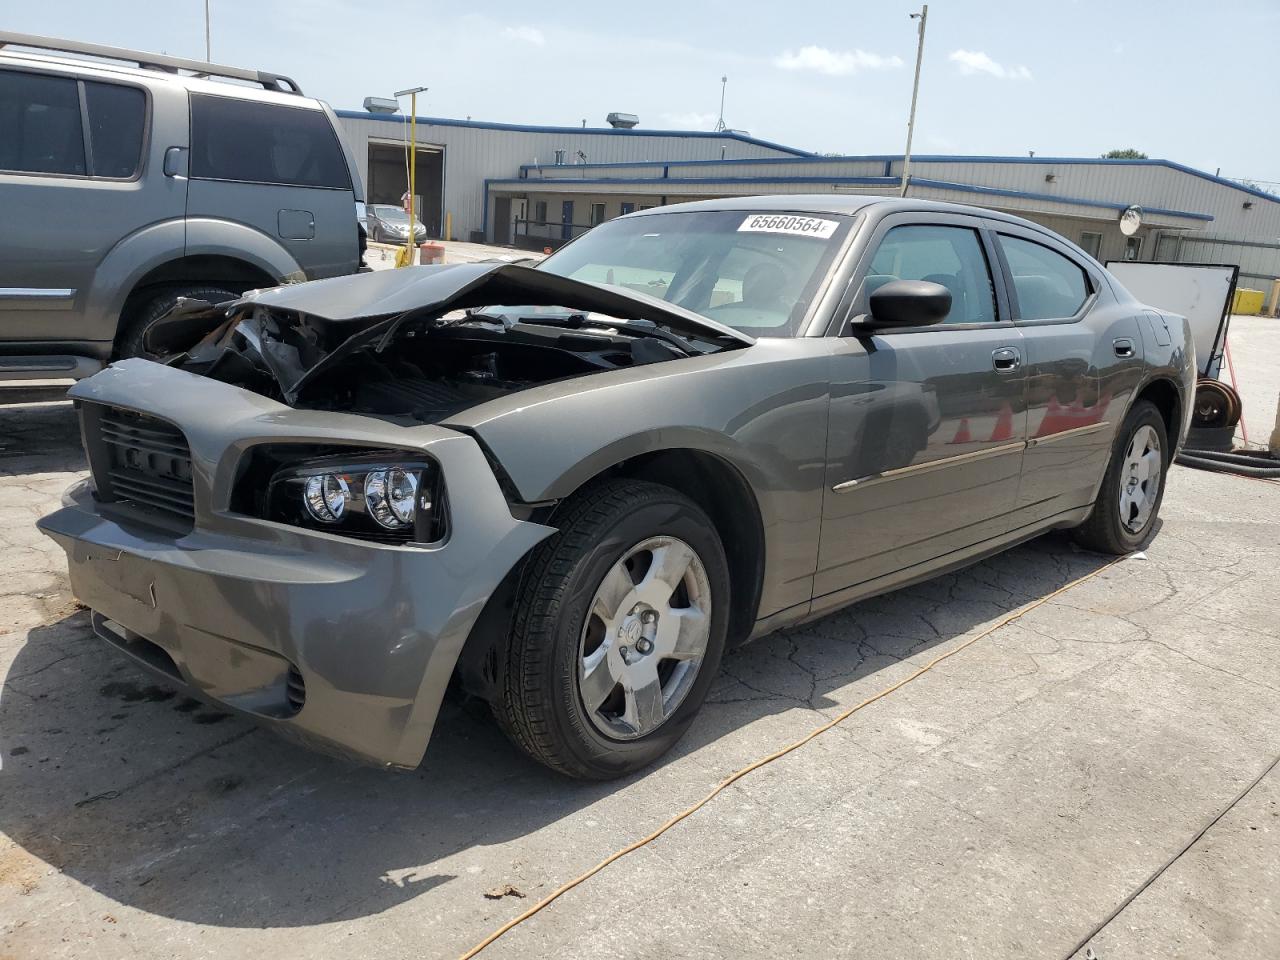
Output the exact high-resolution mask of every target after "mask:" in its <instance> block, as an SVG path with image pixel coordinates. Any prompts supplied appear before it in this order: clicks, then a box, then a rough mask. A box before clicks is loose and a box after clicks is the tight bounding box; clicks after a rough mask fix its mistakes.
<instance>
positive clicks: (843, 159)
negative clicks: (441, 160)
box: [520, 153, 1280, 203]
mask: <svg viewBox="0 0 1280 960" xmlns="http://www.w3.org/2000/svg"><path fill="white" fill-rule="evenodd" d="M901 161H902V154H900V153H871V154H863V155H860V156H855V155H846V156H838V157H820V156H817V155H815V154H808V155H806V156H798V157H795V158H794V159H793V158H791V157H761V158H760V159H758V160H752V159H750V158H735V159H733V160H656V161H655V160H635V161H632V162H630V163H628V162H626V161H618V162H613V163H584V164H579V165H578V166H583V167H587V168H593V167H599V168H606V167H661V166H671V167H691V166H699V165H702V166H706V165H710V164H744V163H765V164H776V163H796V162H803V163H899V162H901ZM911 162H912V163H1041V164H1053V165H1057V166H1069V165H1070V166H1089V165H1096V166H1115V167H1165V168H1167V169H1169V170H1177V171H1178V172H1179V173H1185V174H1188V175H1190V176H1193V177H1199V178H1200V179H1202V180H1208V181H1209V182H1210V183H1216V184H1218V185H1219V186H1222V187H1230V188H1232V189H1233V190H1239V191H1240V192H1241V193H1247V194H1249V195H1250V196H1254V197H1260V198H1261V199H1263V200H1270V201H1272V202H1273V203H1280V196H1277V195H1276V194H1274V193H1267V192H1266V191H1265V190H1257V189H1254V188H1253V187H1246V186H1245V185H1244V184H1241V183H1236V182H1235V181H1234V180H1228V179H1226V178H1225V177H1219V176H1215V175H1214V174H1212V173H1205V172H1204V171H1203V170H1197V169H1196V168H1195V167H1189V166H1187V165H1186V164H1183V163H1177V162H1175V161H1173V160H1159V159H1156V160H1152V159H1147V160H1120V159H1104V158H1102V157H1097V158H1094V157H991V156H963V155H960V154H912V156H911ZM552 166H553V165H551V164H533V163H525V164H521V165H520V169H521V170H522V171H527V170H537V169H540V168H548V167H552Z"/></svg>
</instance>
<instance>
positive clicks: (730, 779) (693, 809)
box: [459, 557, 1126, 960]
mask: <svg viewBox="0 0 1280 960" xmlns="http://www.w3.org/2000/svg"><path fill="white" fill-rule="evenodd" d="M1124 559H1126V558H1125V557H1116V558H1115V559H1114V560H1112V561H1110V562H1109V563H1105V564H1103V565H1102V566H1101V567H1099V568H1098V569H1096V570H1093V571H1091V572H1090V573H1086V574H1085V575H1084V576H1083V577H1078V578H1076V579H1075V580H1072V581H1071V582H1070V583H1067V584H1064V585H1063V586H1061V587H1059V588H1058V589H1057V590H1054V591H1053V593H1050V594H1046V595H1045V596H1043V597H1041V598H1040V599H1039V600H1036V601H1035V602H1033V603H1030V604H1028V605H1027V606H1025V607H1023V608H1022V609H1021V610H1015V611H1014V612H1013V613H1010V614H1007V615H1006V616H1004V617H1001V618H1000V619H999V620H997V621H996V622H995V623H994V624H992V625H991V626H990V627H987V629H985V630H983V631H982V632H981V633H979V634H977V635H976V636H973V637H970V638H969V639H968V640H966V641H965V642H964V643H962V644H960V645H959V646H957V647H955V648H954V649H952V650H948V651H947V652H946V653H944V654H942V655H940V656H937V657H935V658H934V659H932V660H930V661H929V662H928V663H926V664H925V665H924V666H923V667H921V668H920V669H918V670H916V671H915V672H914V673H912V674H910V675H909V676H907V677H904V678H903V679H901V680H899V681H898V682H897V683H894V684H890V685H889V686H887V687H885V688H884V689H883V690H881V691H880V692H879V693H876V694H873V695H872V696H870V697H867V699H865V700H863V701H862V702H861V703H859V704H857V705H856V706H853V707H850V708H849V709H848V710H846V711H844V713H841V714H839V715H838V716H836V717H835V719H833V720H829V721H827V722H826V723H824V724H822V726H820V727H817V728H815V729H814V730H812V731H811V732H809V733H807V734H805V735H804V736H803V737H801V738H800V739H799V740H797V741H795V743H792V744H789V745H787V746H785V747H783V748H782V749H781V750H777V751H775V752H773V753H771V754H769V755H767V756H764V757H761V758H760V759H758V760H753V761H752V762H751V763H749V764H747V765H746V766H745V767H743V768H742V769H741V770H738V771H737V772H736V773H731V774H730V775H729V776H727V777H726V778H725V779H724V780H722V781H720V783H719V784H718V785H717V786H716V787H715V788H714V789H713V790H712V791H711V792H710V793H708V794H707V795H706V796H705V797H703V798H702V799H701V800H699V801H698V802H697V803H695V804H693V805H692V806H690V807H687V808H685V809H684V810H682V811H680V812H679V813H677V814H676V815H675V816H674V817H672V818H671V819H670V820H668V821H667V822H666V823H664V824H663V825H662V826H660V827H658V828H657V829H656V830H654V831H653V832H652V833H650V834H647V835H646V836H643V837H641V838H640V839H639V840H636V841H635V842H634V843H630V844H628V845H627V846H625V847H623V848H622V849H621V850H617V851H615V852H613V853H611V854H609V856H607V857H605V858H604V859H603V860H601V861H600V862H599V863H597V864H596V865H595V866H594V867H592V868H591V869H590V870H587V871H586V872H585V873H582V874H579V875H578V876H576V877H574V878H573V879H572V880H569V881H567V882H566V883H563V884H561V885H560V886H559V887H557V888H556V889H555V890H553V891H551V893H549V894H547V895H546V896H545V897H543V898H542V899H541V900H539V901H538V902H537V903H535V904H534V905H533V906H531V907H530V908H529V909H528V910H526V911H524V913H521V914H520V915H519V916H516V917H514V918H512V919H511V920H508V921H507V922H506V923H504V924H503V925H502V926H500V927H499V928H498V929H497V930H495V931H493V933H491V934H489V935H488V936H487V937H485V938H484V939H483V940H481V941H480V942H479V943H477V944H476V945H475V946H474V947H472V948H471V949H470V950H468V951H467V952H466V953H464V954H462V956H461V957H459V960H471V958H472V957H475V956H476V955H477V954H478V953H480V951H481V950H483V949H484V948H485V947H487V946H489V945H490V944H491V943H493V942H494V941H495V940H497V939H498V938H499V937H501V936H503V935H504V934H506V933H508V932H510V931H511V930H512V929H514V928H515V927H517V926H519V925H520V924H522V923H524V922H525V921H526V920H528V919H529V918H530V917H532V916H533V915H534V914H536V913H538V912H539V911H541V910H543V909H545V908H546V907H548V906H550V905H551V904H552V903H554V902H555V901H556V900H558V899H559V898H560V897H562V896H564V895H565V894H566V893H568V892H569V891H570V890H572V889H573V888H574V887H576V886H578V885H580V884H582V883H584V882H585V881H587V880H590V879H591V878H592V877H594V876H595V875H596V874H597V873H599V872H600V871H601V870H603V869H604V868H605V867H607V866H609V864H611V863H613V862H614V861H615V860H621V859H622V858H623V857H625V856H626V855H627V854H628V853H631V852H632V851H635V850H639V849H640V848H641V847H643V846H645V845H646V844H649V843H652V842H653V841H654V840H656V839H658V837H660V836H662V835H663V834H664V833H666V832H667V831H668V830H670V829H671V828H672V827H674V826H675V825H676V824H677V823H679V822H680V821H681V820H684V819H685V818H687V817H689V816H692V815H693V814H694V813H697V812H698V811H699V810H701V809H702V808H703V807H704V806H706V805H707V804H708V803H709V802H710V801H711V800H713V799H715V798H716V797H717V796H718V795H719V794H720V793H721V792H722V791H724V790H725V789H726V788H727V787H729V786H730V785H732V784H734V783H736V782H738V781H739V780H741V779H742V778H743V777H745V776H746V775H747V774H749V773H751V772H752V771H754V770H759V769H760V768H761V767H763V766H764V765H765V764H769V763H773V761H775V760H777V759H778V758H779V757H785V756H786V755H787V754H788V753H791V752H792V751H793V750H798V749H800V748H801V747H803V746H804V745H805V744H806V743H808V742H809V741H810V740H813V739H814V738H815V737H818V736H820V735H821V734H824V733H826V732H827V731H828V730H830V729H831V728H832V727H834V726H836V725H838V724H840V723H843V722H844V721H845V720H848V719H849V718H850V717H851V716H853V715H854V714H855V713H857V712H858V711H859V710H861V709H862V708H863V707H866V706H869V705H870V704H873V703H875V702H876V701H877V700H881V699H883V698H884V697H887V696H888V695H889V694H891V693H893V692H894V691H895V690H899V689H901V688H902V687H905V686H906V685H907V684H908V683H910V682H911V681H912V680H915V679H917V678H919V677H921V676H923V675H924V674H926V673H928V672H929V671H930V670H932V669H933V668H934V667H936V666H937V665H938V664H940V663H941V662H942V661H943V660H946V659H947V658H948V657H954V656H955V655H956V654H957V653H959V652H960V651H961V650H964V649H965V648H966V647H970V646H972V645H973V644H975V643H977V642H978V641H979V640H981V639H983V638H984V637H989V636H991V634H993V633H995V632H996V631H997V630H999V629H1000V628H1001V627H1005V626H1008V625H1009V624H1011V623H1013V621H1015V620H1017V619H1018V618H1019V617H1023V616H1026V615H1027V614H1028V613H1030V612H1031V611H1032V610H1035V609H1036V608H1037V607H1041V606H1043V605H1044V604H1046V603H1048V602H1049V601H1050V600H1052V599H1053V598H1054V597H1057V596H1059V595H1061V594H1063V593H1066V592H1067V591H1068V590H1070V589H1071V588H1072V587H1076V586H1079V585H1080V584H1082V583H1084V582H1085V581H1086V580H1091V579H1093V578H1094V577H1096V576H1097V575H1098V574H1100V573H1102V572H1103V571H1105V570H1109V569H1111V568H1112V567H1114V566H1115V565H1116V564H1117V563H1119V562H1120V561H1122V560H1124Z"/></svg>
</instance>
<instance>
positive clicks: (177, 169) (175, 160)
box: [164, 147, 187, 177]
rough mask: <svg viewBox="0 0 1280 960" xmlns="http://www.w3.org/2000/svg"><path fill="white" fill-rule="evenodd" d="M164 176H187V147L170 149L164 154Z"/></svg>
mask: <svg viewBox="0 0 1280 960" xmlns="http://www.w3.org/2000/svg"><path fill="white" fill-rule="evenodd" d="M164 175H165V176H166V177H185V176H186V175H187V148H186V147H170V148H169V149H168V150H166V151H165V152H164Z"/></svg>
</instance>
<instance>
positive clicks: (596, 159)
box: [338, 116, 791, 239]
mask: <svg viewBox="0 0 1280 960" xmlns="http://www.w3.org/2000/svg"><path fill="white" fill-rule="evenodd" d="M338 121H339V123H341V124H342V128H343V133H344V135H345V136H346V138H347V142H348V143H349V144H350V145H351V150H352V152H353V153H354V154H355V157H356V163H357V165H358V166H359V169H360V176H361V178H362V179H363V180H364V181H365V183H366V184H367V183H368V178H369V171H368V164H369V147H368V143H369V140H370V139H374V140H378V141H384V142H385V141H390V142H401V141H402V138H403V136H404V134H405V129H406V128H405V124H404V123H402V122H401V121H400V119H399V118H396V119H393V120H383V119H378V118H375V117H372V116H371V117H369V118H368V119H365V118H363V117H362V118H354V117H345V116H343V117H339V118H338ZM417 138H418V142H419V143H420V144H431V145H434V146H439V147H443V148H444V209H445V210H446V211H448V212H450V213H452V214H453V233H454V236H456V237H458V238H460V239H467V237H468V235H469V234H470V232H471V231H472V230H479V229H481V228H482V225H483V223H484V220H485V216H484V181H485V180H486V179H491V178H498V177H502V178H505V177H515V176H517V175H518V173H519V170H520V167H521V165H522V164H531V163H535V162H536V163H539V164H543V165H554V162H555V156H556V151H557V150H563V151H564V157H565V159H566V160H567V161H574V160H576V159H577V157H578V152H579V151H581V152H582V153H583V154H585V155H586V157H587V160H588V162H590V163H626V162H634V161H642V160H648V161H653V160H721V159H731V160H732V159H753V158H758V157H782V156H790V155H791V154H789V153H787V152H786V151H785V150H782V149H779V148H773V147H769V146H767V145H765V144H760V143H751V142H748V141H743V140H739V139H736V138H733V137H707V136H696V137H688V136H679V135H678V134H674V133H671V134H663V133H660V132H654V133H653V134H652V135H649V134H647V133H645V134H628V135H622V136H620V135H618V134H616V133H613V132H611V131H608V130H598V129H596V130H593V129H589V128H584V129H583V130H582V131H581V132H578V131H576V130H573V131H571V132H566V131H563V130H560V129H556V128H551V129H549V130H547V131H537V130H510V129H496V128H485V127H468V126H452V125H444V124H432V123H425V122H420V123H419V124H418V130H417ZM566 169H567V170H568V172H569V173H570V174H572V173H573V172H574V170H575V168H574V166H573V164H572V163H570V164H566V166H565V167H561V168H559V170H560V174H561V175H563V174H564V172H566Z"/></svg>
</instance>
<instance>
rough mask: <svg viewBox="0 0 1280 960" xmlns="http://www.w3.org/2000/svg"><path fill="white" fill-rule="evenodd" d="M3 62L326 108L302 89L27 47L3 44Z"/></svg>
mask: <svg viewBox="0 0 1280 960" xmlns="http://www.w3.org/2000/svg"><path fill="white" fill-rule="evenodd" d="M0 63H2V64H4V65H5V66H22V67H30V68H33V69H37V70H51V71H57V72H71V73H74V74H76V75H77V76H80V77H89V78H93V79H100V80H134V81H141V82H145V83H168V84H176V85H178V86H181V87H184V88H186V89H187V90H190V91H193V92H195V93H207V94H210V95H212V96H222V97H236V98H240V99H245V100H258V101H261V102H264V103H279V104H284V105H285V106H291V107H302V108H304V109H312V110H319V109H322V106H321V103H320V101H319V100H317V99H316V98H315V97H308V96H306V95H305V94H300V93H285V92H283V91H280V90H267V89H265V88H263V87H260V86H257V85H255V84H253V83H251V82H249V81H237V80H230V79H213V78H209V77H198V76H190V75H185V74H181V73H170V72H168V71H167V70H157V69H154V68H149V67H138V66H133V65H130V64H126V63H117V62H113V61H110V60H91V59H86V58H82V57H73V56H57V55H55V54H48V53H32V52H29V51H27V50H18V49H10V48H8V47H3V46H0Z"/></svg>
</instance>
